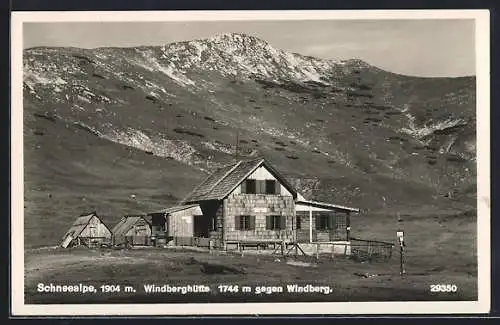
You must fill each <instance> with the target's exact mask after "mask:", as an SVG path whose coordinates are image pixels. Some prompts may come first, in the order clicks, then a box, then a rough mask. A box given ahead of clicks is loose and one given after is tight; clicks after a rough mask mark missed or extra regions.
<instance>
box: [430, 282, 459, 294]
mask: <svg viewBox="0 0 500 325" xmlns="http://www.w3.org/2000/svg"><path fill="white" fill-rule="evenodd" d="M430 290H431V292H457V290H458V287H457V286H456V285H455V284H431V286H430Z"/></svg>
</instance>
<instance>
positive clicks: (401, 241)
mask: <svg viewBox="0 0 500 325" xmlns="http://www.w3.org/2000/svg"><path fill="white" fill-rule="evenodd" d="M396 236H397V237H398V239H399V261H400V268H399V275H401V276H404V274H405V273H406V270H405V259H404V257H405V256H404V253H405V242H404V232H403V231H398V232H396Z"/></svg>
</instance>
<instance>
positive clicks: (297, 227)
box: [295, 216, 302, 229]
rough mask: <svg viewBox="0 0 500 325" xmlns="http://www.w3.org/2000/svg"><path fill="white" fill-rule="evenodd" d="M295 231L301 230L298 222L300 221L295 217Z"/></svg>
mask: <svg viewBox="0 0 500 325" xmlns="http://www.w3.org/2000/svg"><path fill="white" fill-rule="evenodd" d="M295 220H296V221H295V229H301V224H300V222H301V221H302V219H301V218H300V216H295Z"/></svg>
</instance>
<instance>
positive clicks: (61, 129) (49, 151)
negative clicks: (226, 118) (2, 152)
mask: <svg viewBox="0 0 500 325" xmlns="http://www.w3.org/2000/svg"><path fill="white" fill-rule="evenodd" d="M28 118H30V117H28ZM31 119H36V120H33V121H28V122H27V123H25V129H26V133H27V134H25V144H24V161H25V203H24V205H25V217H24V221H25V223H24V227H25V245H26V246H28V247H29V246H38V245H56V244H57V243H58V241H59V240H60V238H62V235H63V234H64V232H65V231H66V230H67V229H68V228H69V226H70V225H71V223H72V222H73V221H74V219H75V218H76V216H78V215H80V214H81V213H84V212H87V211H94V210H96V211H97V213H98V214H99V215H102V216H103V219H104V221H105V223H107V225H108V226H109V227H112V226H113V225H114V224H115V223H116V222H118V221H119V219H120V218H121V217H122V216H123V215H125V214H134V213H145V212H150V211H152V210H155V209H162V208H165V207H166V206H169V205H171V204H174V203H176V201H177V200H179V199H180V198H181V197H180V195H181V194H182V193H187V191H189V190H190V189H191V187H192V186H194V185H195V184H196V183H197V182H199V181H200V177H202V174H201V173H200V172H198V171H197V170H193V169H191V168H190V167H188V166H186V165H184V164H181V163H178V162H176V161H174V160H168V159H162V158H158V157H156V156H153V155H149V154H146V153H145V152H144V151H139V150H136V149H133V148H130V147H125V146H122V145H119V144H115V143H113V142H111V141H108V140H103V139H100V138H97V137H96V136H94V135H92V134H90V133H88V132H87V131H84V130H82V129H80V128H78V127H76V126H74V125H72V124H67V123H64V122H62V121H55V122H51V121H47V120H45V119H40V118H33V117H31ZM33 123H34V124H33ZM34 125H36V128H34V127H33V126H34ZM35 129H36V130H37V133H38V132H40V131H41V132H43V135H35V134H33V132H34V131H33V130H35ZM132 194H134V195H136V197H135V199H134V198H131V195H132Z"/></svg>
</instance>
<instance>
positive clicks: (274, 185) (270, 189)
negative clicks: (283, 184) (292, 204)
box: [266, 179, 280, 194]
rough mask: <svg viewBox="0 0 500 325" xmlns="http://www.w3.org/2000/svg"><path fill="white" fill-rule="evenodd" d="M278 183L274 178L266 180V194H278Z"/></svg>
mask: <svg viewBox="0 0 500 325" xmlns="http://www.w3.org/2000/svg"><path fill="white" fill-rule="evenodd" d="M279 186H280V184H279V183H278V182H277V181H275V180H274V179H268V180H266V194H279Z"/></svg>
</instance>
